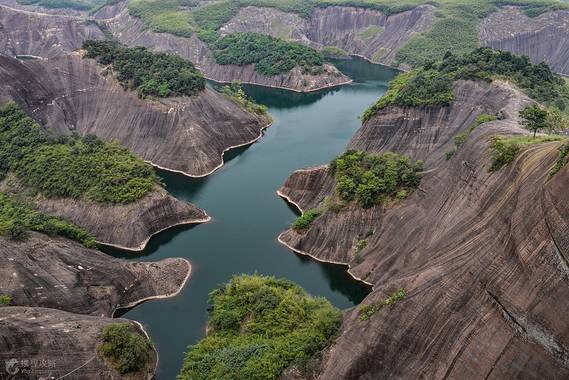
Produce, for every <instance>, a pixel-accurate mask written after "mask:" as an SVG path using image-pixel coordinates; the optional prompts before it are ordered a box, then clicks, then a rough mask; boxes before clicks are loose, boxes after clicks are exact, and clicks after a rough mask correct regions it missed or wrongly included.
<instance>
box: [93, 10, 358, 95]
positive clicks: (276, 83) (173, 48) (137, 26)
mask: <svg viewBox="0 0 569 380" xmlns="http://www.w3.org/2000/svg"><path fill="white" fill-rule="evenodd" d="M95 17H96V18H97V19H99V20H101V22H105V23H106V25H107V26H108V28H109V30H111V32H112V33H113V35H115V37H116V38H117V39H118V40H119V41H120V42H122V43H124V44H126V45H129V46H146V47H148V48H149V49H152V50H154V51H163V52H169V53H176V54H178V55H180V56H181V57H183V58H186V59H189V60H190V61H192V62H193V63H194V64H195V65H196V66H197V67H199V68H200V70H202V72H203V73H204V75H205V76H206V77H207V78H209V79H212V80H215V81H217V82H231V81H233V80H240V81H241V82H243V83H253V84H258V85H261V86H267V87H278V88H286V89H289V90H294V91H299V92H309V91H316V90H319V89H322V88H329V87H334V86H338V85H341V84H345V83H349V82H350V81H351V80H350V79H349V78H348V77H346V76H345V75H343V74H342V73H341V72H340V71H338V69H336V68H335V67H334V66H332V65H325V66H324V69H325V73H323V74H319V75H311V74H309V73H304V72H303V71H302V69H301V68H299V67H297V68H295V69H293V70H291V71H290V72H288V73H284V74H280V75H275V76H265V75H263V74H261V73H259V72H257V71H255V67H254V66H253V65H245V66H236V65H219V64H217V63H216V62H215V59H214V57H213V55H212V53H211V50H210V49H209V48H208V46H207V44H206V43H204V42H203V41H201V40H200V39H199V38H197V37H196V36H195V35H193V36H192V37H190V38H184V37H177V36H173V35H171V34H166V33H154V32H152V31H150V30H148V29H146V27H145V25H144V23H143V22H142V20H140V19H137V18H134V17H131V16H130V15H129V14H128V9H127V8H126V4H122V5H115V6H113V7H112V8H109V7H104V8H102V9H101V11H99V12H98V13H97V14H96V15H95Z"/></svg>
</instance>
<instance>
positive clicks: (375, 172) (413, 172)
mask: <svg viewBox="0 0 569 380" xmlns="http://www.w3.org/2000/svg"><path fill="white" fill-rule="evenodd" d="M330 170H331V172H332V173H333V175H334V176H335V178H336V195H337V196H338V197H339V198H340V199H342V200H344V201H347V202H350V201H354V200H355V201H357V202H358V204H359V205H361V206H362V207H371V206H373V205H376V204H379V203H382V202H384V201H385V200H387V199H389V198H396V197H397V198H399V199H404V198H406V197H407V196H408V194H409V191H411V190H412V189H414V188H416V187H417V186H419V182H420V178H419V175H418V172H420V171H421V170H422V162H421V161H417V162H414V163H413V162H411V160H410V159H409V158H408V157H406V156H402V155H399V154H396V153H392V152H387V153H384V154H381V155H373V154H367V153H365V152H362V151H354V150H349V151H347V152H345V153H344V154H342V155H341V156H339V157H337V158H336V159H335V160H334V161H332V163H331V164H330ZM403 191H404V192H403Z"/></svg>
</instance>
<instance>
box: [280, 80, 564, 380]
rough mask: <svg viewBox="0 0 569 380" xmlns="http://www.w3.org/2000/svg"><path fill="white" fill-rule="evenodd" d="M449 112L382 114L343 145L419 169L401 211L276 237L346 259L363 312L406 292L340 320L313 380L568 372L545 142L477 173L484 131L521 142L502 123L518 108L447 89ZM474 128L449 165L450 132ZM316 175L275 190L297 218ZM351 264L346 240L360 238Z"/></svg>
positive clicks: (364, 214) (560, 235)
mask: <svg viewBox="0 0 569 380" xmlns="http://www.w3.org/2000/svg"><path fill="white" fill-rule="evenodd" d="M454 91H455V95H456V98H457V101H456V102H455V103H454V104H453V105H451V106H449V107H424V108H397V107H392V108H388V109H385V110H384V111H382V112H380V113H379V114H378V115H376V116H374V117H373V118H371V119H370V120H369V121H368V122H367V123H365V125H364V126H363V127H362V128H361V129H360V130H359V131H358V133H357V134H356V136H355V137H354V139H353V140H352V142H351V143H350V146H349V147H350V148H354V149H364V150H367V151H369V152H384V151H387V150H391V151H395V152H398V153H405V154H409V155H410V156H412V157H413V158H416V159H419V158H420V159H424V160H425V172H424V173H423V179H422V182H421V185H420V189H419V190H417V191H415V193H414V194H413V195H411V197H410V198H408V199H407V200H405V201H404V202H402V203H399V204H396V205H394V206H392V207H389V208H382V207H375V208H372V209H370V210H362V209H358V208H356V207H354V206H352V207H350V208H349V209H348V210H347V211H342V212H340V213H338V214H333V213H332V212H330V211H328V212H326V213H325V214H324V215H323V216H322V217H320V218H318V219H317V220H316V221H315V222H314V223H313V225H312V227H311V228H310V230H309V231H308V232H307V233H306V234H305V235H299V234H297V233H296V232H292V231H287V232H285V233H283V235H281V237H280V238H281V240H283V241H284V242H285V243H287V244H289V245H291V246H292V247H294V248H296V249H299V250H302V251H304V252H305V253H307V254H310V255H313V256H315V257H316V258H318V259H323V260H330V261H339V262H344V263H350V264H351V265H352V268H351V271H352V272H353V274H354V275H355V276H356V277H359V278H362V279H364V280H366V281H368V282H370V283H372V284H373V285H374V291H373V292H372V293H371V294H370V295H369V296H368V297H367V298H366V299H365V300H364V301H363V303H362V305H363V304H369V303H371V302H373V301H378V300H380V299H384V298H386V297H387V295H389V294H390V293H392V292H393V291H395V290H397V289H400V288H405V289H406V291H407V293H408V296H407V297H406V299H404V300H403V301H399V302H398V303H396V304H395V305H392V306H389V307H386V308H384V309H383V310H381V311H379V312H377V313H376V314H374V315H372V316H371V317H370V318H369V320H367V321H361V320H360V319H359V309H360V308H361V305H360V306H358V307H356V308H355V309H353V310H351V311H349V312H348V313H347V314H346V318H345V321H344V323H343V327H342V333H341V335H340V337H339V338H338V339H337V340H336V343H335V344H334V345H333V346H332V347H331V348H330V350H329V351H328V352H327V354H326V356H325V360H324V364H323V369H322V373H321V376H320V379H377V378H394V379H395V378H397V379H399V378H404V379H407V378H429V379H431V378H456V379H470V378H472V379H479V378H480V379H482V378H486V379H504V378H524V379H542V378H548V379H562V378H567V376H569V362H568V360H567V358H568V357H569V355H568V354H569V318H566V313H565V311H564V310H565V309H566V302H564V301H562V300H566V299H567V298H568V296H569V286H568V284H569V282H568V281H569V280H568V278H569V266H568V261H567V260H568V258H569V240H568V238H567V236H569V235H568V232H569V206H568V205H569V195H568V193H567V192H566V191H565V190H563V189H564V186H565V185H566V184H567V181H568V180H569V167H565V168H564V169H563V170H562V171H561V172H559V173H558V174H557V175H555V176H554V177H553V178H549V177H548V173H549V169H550V168H551V166H552V165H553V163H554V161H555V160H556V158H557V148H558V147H559V145H560V144H559V143H555V142H554V143H547V144H541V145H536V146H532V147H530V148H528V149H526V150H524V151H523V152H522V153H520V154H519V156H518V157H517V158H516V160H515V161H514V162H513V163H512V164H510V165H508V166H506V167H504V168H502V169H501V170H499V171H498V172H496V173H489V172H488V164H489V155H488V151H487V150H488V147H489V142H490V140H491V138H492V136H495V135H497V134H504V135H511V134H520V133H526V132H525V131H524V130H522V129H521V128H520V127H519V125H518V122H517V120H516V117H517V111H518V110H519V109H520V107H522V106H523V104H525V103H526V102H527V101H528V100H527V98H525V97H524V96H523V95H521V94H520V93H519V91H517V90H515V89H512V88H510V87H509V86H508V85H506V84H502V83H494V84H485V83H473V82H460V83H458V84H457V85H456V86H455V89H454ZM497 112H501V113H502V115H503V117H504V118H503V120H499V121H495V122H491V123H486V124H483V125H481V126H479V127H478V128H477V129H476V130H475V131H474V132H473V133H472V134H471V136H470V137H469V138H468V140H467V141H466V143H465V144H464V145H463V146H462V147H461V148H460V149H459V150H458V151H457V152H456V153H455V155H454V156H453V157H452V158H451V159H450V160H448V161H447V160H445V158H444V152H445V151H446V150H448V149H450V148H451V147H452V145H453V142H452V137H453V136H454V135H456V133H459V132H462V131H465V130H466V129H467V128H468V127H469V126H470V124H471V123H472V121H473V120H474V119H475V118H476V116H477V115H479V114H481V113H497ZM333 186H334V181H333V178H331V177H330V176H329V175H328V174H327V171H326V168H320V169H318V170H312V171H300V172H296V173H295V174H293V176H291V178H289V180H288V181H287V183H286V184H285V186H284V187H283V188H282V189H281V190H280V191H281V193H282V194H283V195H284V196H286V197H289V198H290V199H291V201H293V202H295V203H297V204H299V206H300V207H301V208H303V209H306V208H310V207H314V206H315V205H317V204H319V203H320V202H321V201H322V200H323V198H324V197H325V196H327V195H330V194H331V192H332V191H333ZM370 229H371V230H373V231H374V234H373V235H372V236H371V237H369V238H368V245H367V247H366V248H365V249H364V250H363V251H362V252H361V255H362V258H363V259H362V261H361V262H358V261H357V260H354V256H355V254H354V244H355V242H356V241H357V239H359V238H361V236H362V235H363V234H365V232H366V231H368V230H370Z"/></svg>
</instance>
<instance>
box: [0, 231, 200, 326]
mask: <svg viewBox="0 0 569 380" xmlns="http://www.w3.org/2000/svg"><path fill="white" fill-rule="evenodd" d="M0 243H1V245H0V262H2V265H1V267H0V274H1V276H0V294H6V295H9V296H11V297H12V299H13V301H12V304H13V305H16V306H32V307H45V308H52V309H58V310H64V311H68V312H72V313H77V314H89V315H94V316H105V317H111V316H112V315H113V314H114V312H115V311H116V310H117V309H119V308H129V307H133V306H135V305H136V304H138V303H140V302H143V301H145V300H149V299H153V298H165V297H169V296H173V295H175V294H177V293H178V292H179V291H180V290H181V288H182V287H183V286H184V284H185V282H186V280H187V279H188V277H189V275H190V271H191V267H190V264H189V262H188V261H187V260H185V259H166V260H162V261H158V262H151V263H150V262H149V263H145V262H136V261H125V260H120V259H115V258H112V257H110V256H108V255H106V254H104V253H102V252H100V251H97V250H93V249H87V248H85V247H83V246H82V245H80V244H78V243H75V242H72V241H70V240H67V239H63V238H49V237H47V236H46V235H43V234H39V233H35V232H34V233H31V234H30V236H29V237H28V238H27V239H25V240H24V241H13V240H9V239H6V238H3V237H0Z"/></svg>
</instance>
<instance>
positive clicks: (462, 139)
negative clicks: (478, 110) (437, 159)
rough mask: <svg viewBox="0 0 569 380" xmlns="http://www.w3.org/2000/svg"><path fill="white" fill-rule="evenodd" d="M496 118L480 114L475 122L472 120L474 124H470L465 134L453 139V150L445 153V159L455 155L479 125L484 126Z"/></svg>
mask: <svg viewBox="0 0 569 380" xmlns="http://www.w3.org/2000/svg"><path fill="white" fill-rule="evenodd" d="M496 119H497V117H496V116H494V115H488V114H482V115H480V116H478V117H477V118H476V120H474V123H472V125H470V127H469V128H468V130H466V131H465V132H462V133H459V134H458V135H456V136H455V137H454V148H452V149H451V150H449V151H447V152H446V153H445V157H446V159H447V160H449V159H450V158H451V157H452V156H453V155H454V154H455V153H456V151H457V150H458V149H459V148H460V147H461V146H462V145H464V143H465V142H466V140H467V139H468V137H469V136H470V134H471V133H472V132H473V131H474V130H475V129H476V128H477V127H478V126H479V125H480V124H484V123H489V122H491V121H494V120H496Z"/></svg>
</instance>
